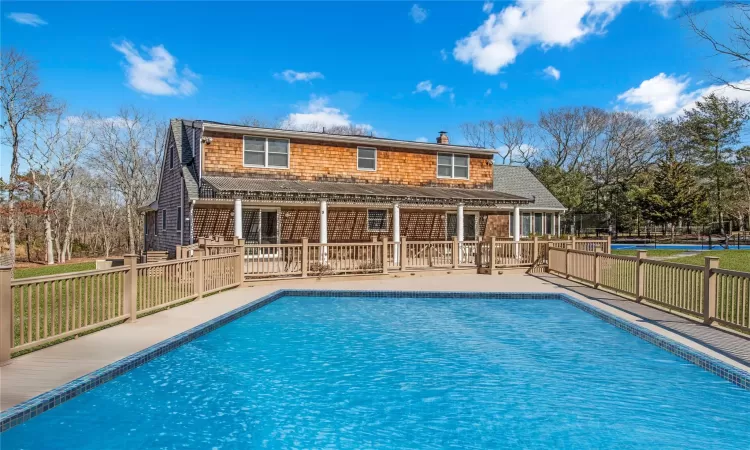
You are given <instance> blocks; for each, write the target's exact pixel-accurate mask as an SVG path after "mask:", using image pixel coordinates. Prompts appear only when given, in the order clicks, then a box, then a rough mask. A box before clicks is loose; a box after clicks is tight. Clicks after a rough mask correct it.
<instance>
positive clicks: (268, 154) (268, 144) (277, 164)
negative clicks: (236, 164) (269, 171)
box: [243, 136, 289, 169]
mask: <svg viewBox="0 0 750 450" xmlns="http://www.w3.org/2000/svg"><path fill="white" fill-rule="evenodd" d="M243 141H244V151H243V163H244V165H245V166H251V167H272V168H279V169H288V168H289V139H275V138H263V137H255V136H245V137H244V139H243Z"/></svg>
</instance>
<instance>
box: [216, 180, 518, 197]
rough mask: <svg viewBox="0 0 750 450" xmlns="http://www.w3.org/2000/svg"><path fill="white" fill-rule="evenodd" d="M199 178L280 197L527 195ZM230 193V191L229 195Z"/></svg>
mask: <svg viewBox="0 0 750 450" xmlns="http://www.w3.org/2000/svg"><path fill="white" fill-rule="evenodd" d="M203 182H204V183H206V184H207V185H208V186H210V187H211V188H212V189H213V190H214V192H215V193H219V194H221V193H224V194H230V193H233V192H242V193H250V194H270V195H275V196H281V197H284V196H286V197H289V198H291V197H314V196H318V197H327V198H329V199H330V200H332V201H336V200H338V199H343V198H345V197H357V198H377V199H384V198H387V199H390V200H393V199H396V200H398V201H403V202H404V203H409V202H414V203H419V202H432V203H434V202H436V201H441V202H444V203H446V204H458V203H461V202H464V203H469V204H471V203H474V202H477V203H487V202H490V203H528V202H529V201H530V200H531V199H530V198H527V197H522V196H517V195H511V194H505V193H503V192H498V191H497V190H494V191H490V190H484V189H457V188H443V187H418V186H403V185H389V184H371V183H344V182H328V181H294V180H270V179H255V178H234V177H220V176H204V177H203ZM230 196H231V195H230Z"/></svg>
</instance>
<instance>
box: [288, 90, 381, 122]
mask: <svg viewBox="0 0 750 450" xmlns="http://www.w3.org/2000/svg"><path fill="white" fill-rule="evenodd" d="M329 102H330V99H329V98H328V97H318V96H315V95H313V96H311V97H310V101H309V102H307V103H306V104H305V105H303V106H302V107H301V108H300V112H296V113H291V114H289V115H288V116H287V117H286V118H285V119H284V120H283V121H282V128H289V129H300V130H317V129H318V128H323V127H325V128H330V127H348V126H356V127H360V128H363V129H365V130H372V125H369V124H366V123H353V122H352V120H351V119H350V118H349V114H347V113H345V112H343V111H341V110H340V109H339V108H335V107H333V106H330V105H329Z"/></svg>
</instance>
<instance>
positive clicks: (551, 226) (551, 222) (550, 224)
mask: <svg viewBox="0 0 750 450" xmlns="http://www.w3.org/2000/svg"><path fill="white" fill-rule="evenodd" d="M546 233H547V234H551V235H553V236H554V235H555V215H554V214H547V231H546Z"/></svg>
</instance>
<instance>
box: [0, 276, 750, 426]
mask: <svg viewBox="0 0 750 450" xmlns="http://www.w3.org/2000/svg"><path fill="white" fill-rule="evenodd" d="M288 295H295V296H308V297H315V296H326V297H334V298H336V297H396V298H459V299H460V298H473V299H476V298H479V299H482V298H484V299H503V298H513V299H524V298H526V299H548V300H563V301H565V302H567V303H569V304H571V305H572V306H574V307H576V308H579V309H581V310H583V311H584V312H587V313H589V314H591V315H593V316H596V317H597V318H599V319H601V320H604V321H605V322H607V323H609V324H611V325H613V326H615V327H618V328H620V329H622V330H624V331H627V332H629V333H630V334H632V335H634V336H636V337H639V338H641V339H643V340H645V341H647V342H649V343H651V344H653V345H656V346H657V347H659V348H661V349H663V350H666V351H668V352H670V353H672V354H674V355H676V356H678V357H680V358H682V359H684V360H686V361H688V362H691V363H693V364H695V365H697V366H699V367H701V368H703V369H704V370H707V371H709V372H711V373H713V374H715V375H717V376H719V377H721V378H723V379H725V380H727V381H730V382H731V383H733V384H735V385H737V386H739V387H741V388H744V389H748V390H750V372H747V371H743V370H740V369H738V368H736V367H733V366H730V365H728V364H726V363H724V362H723V361H720V360H718V359H716V358H714V357H712V356H709V355H707V354H705V353H703V352H700V351H699V350H696V349H692V348H690V347H688V346H686V345H684V344H681V343H678V342H675V341H674V340H672V339H670V338H668V337H666V336H664V335H662V334H660V333H657V332H655V331H651V330H648V329H646V328H644V327H642V326H640V325H638V324H636V323H633V322H631V321H629V320H627V319H624V318H621V317H617V316H615V315H613V314H612V313H609V312H606V311H604V310H602V309H600V308H597V307H595V306H593V305H590V304H588V303H586V302H584V301H582V300H580V299H577V298H575V297H572V296H570V295H568V294H562V293H549V292H547V293H538V292H537V293H535V292H451V291H356V290H314V289H281V290H278V291H275V292H272V293H270V294H268V295H265V296H263V297H261V298H259V299H257V300H254V301H252V302H250V303H248V304H246V305H243V306H240V307H238V308H235V309H233V310H231V311H229V312H226V313H224V314H222V315H220V316H218V317H215V318H213V319H211V320H209V321H206V322H204V323H202V324H200V325H197V326H195V327H193V328H190V329H188V330H185V331H183V332H182V333H179V334H176V335H175V336H172V337H171V338H168V339H165V340H163V341H161V342H159V343H157V344H154V345H152V346H150V347H147V348H145V349H143V350H141V351H139V352H136V353H134V354H132V355H130V356H127V357H125V358H123V359H120V360H118V361H115V362H113V363H111V364H108V365H106V366H104V367H102V368H100V369H97V370H95V371H93V372H91V373H89V374H87V375H84V376H83V377H80V378H77V379H75V380H72V381H70V382H68V383H66V384H63V385H61V386H59V387H57V388H55V389H53V390H51V391H47V392H45V393H43V394H40V395H38V396H36V397H34V398H32V399H29V400H27V401H25V402H22V403H19V404H18V405H15V406H12V407H10V408H8V409H7V410H5V411H2V412H0V433H2V432H5V431H7V430H8V429H10V428H12V427H14V426H16V425H19V424H21V423H23V422H26V421H27V420H30V419H31V418H33V417H36V416H37V415H39V414H41V413H43V412H45V411H47V410H49V409H51V408H54V407H55V406H58V405H60V404H62V403H64V402H66V401H67V400H70V399H71V398H73V397H75V396H77V395H80V394H83V393H85V392H88V391H90V390H92V389H94V388H95V387H97V386H99V385H100V384H102V383H105V382H107V381H110V380H112V379H113V378H115V377H118V376H120V375H122V374H124V373H126V372H128V371H130V370H132V369H135V368H136V367H139V366H141V365H143V364H146V363H147V362H149V361H151V360H153V359H155V358H157V357H159V356H161V355H163V354H165V353H168V352H170V351H172V350H174V349H176V348H178V347H180V346H182V345H184V344H186V343H188V342H190V341H192V340H194V339H197V338H199V337H201V336H203V335H205V334H207V333H209V332H211V331H213V330H215V329H217V328H219V327H221V326H224V325H226V324H228V323H230V322H232V321H234V320H236V319H238V318H240V317H242V316H244V315H247V314H249V313H251V312H252V311H255V310H257V309H259V308H261V307H263V306H265V305H267V304H269V303H271V302H273V301H275V300H277V299H279V298H281V297H284V296H288Z"/></svg>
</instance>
